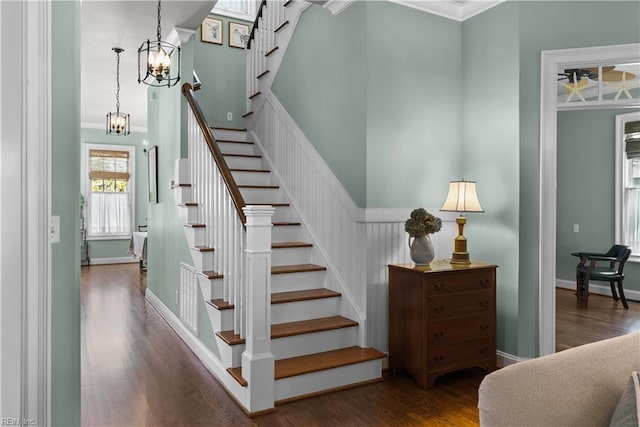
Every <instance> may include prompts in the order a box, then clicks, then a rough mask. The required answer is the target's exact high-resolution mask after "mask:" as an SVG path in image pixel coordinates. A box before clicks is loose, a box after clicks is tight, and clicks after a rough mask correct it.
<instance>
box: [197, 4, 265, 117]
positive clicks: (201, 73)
mask: <svg viewBox="0 0 640 427" xmlns="http://www.w3.org/2000/svg"><path fill="white" fill-rule="evenodd" d="M210 16H211V17H213V18H216V19H221V20H222V21H223V31H222V45H217V44H211V43H206V42H202V41H201V38H200V32H199V31H198V32H197V33H196V34H195V40H194V41H193V42H192V43H194V55H193V56H194V59H193V61H194V68H195V70H196V73H197V74H198V77H199V78H200V81H201V82H202V89H200V90H199V91H198V92H197V94H196V96H197V98H198V102H199V103H200V107H201V108H202V111H203V112H204V115H205V117H206V118H207V122H208V123H209V125H211V126H220V127H235V128H244V127H246V126H245V124H244V119H243V118H242V115H243V114H244V113H246V112H247V104H246V80H247V75H246V69H245V58H246V56H247V54H246V51H245V50H244V49H239V48H237V47H229V19H228V18H226V17H222V16H218V15H210ZM231 21H233V22H239V23H242V24H247V25H249V28H251V26H252V25H253V22H244V21H239V20H237V19H231ZM227 112H230V113H233V121H227Z"/></svg>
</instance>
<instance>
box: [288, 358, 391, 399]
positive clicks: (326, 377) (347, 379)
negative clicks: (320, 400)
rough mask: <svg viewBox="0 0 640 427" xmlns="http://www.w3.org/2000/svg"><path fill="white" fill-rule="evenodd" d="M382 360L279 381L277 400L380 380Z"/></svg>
mask: <svg viewBox="0 0 640 427" xmlns="http://www.w3.org/2000/svg"><path fill="white" fill-rule="evenodd" d="M381 360H382V359H378V360H371V361H368V362H362V363H358V364H353V365H347V366H341V367H339V368H334V369H327V370H324V371H318V372H312V373H310V374H305V375H297V376H294V377H289V378H283V379H281V380H277V381H276V384H275V389H276V390H275V393H276V396H275V400H276V402H277V401H279V400H284V399H290V398H292V397H297V396H303V395H305V394H311V393H317V392H320V391H323V390H330V389H334V388H339V387H344V386H348V385H350V384H357V383H362V382H367V381H373V380H376V379H379V378H381V375H382V361H381Z"/></svg>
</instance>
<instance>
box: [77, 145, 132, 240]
mask: <svg viewBox="0 0 640 427" xmlns="http://www.w3.org/2000/svg"><path fill="white" fill-rule="evenodd" d="M91 150H106V151H127V152H128V153H129V183H128V185H127V187H128V189H129V191H128V194H129V206H130V209H129V215H130V216H131V218H130V224H131V230H130V232H129V233H111V234H91V233H90V230H91V224H90V222H89V221H90V220H91V179H90V178H89V162H90V155H91V154H90V153H91ZM135 154H136V147H135V146H133V145H116V144H100V143H84V144H82V162H81V171H80V173H81V181H80V185H81V190H82V194H83V195H84V199H85V204H86V205H85V206H86V210H85V215H86V224H87V240H128V239H130V238H131V233H132V232H133V231H134V224H135V218H136V194H135V188H136V182H135V177H136V158H135Z"/></svg>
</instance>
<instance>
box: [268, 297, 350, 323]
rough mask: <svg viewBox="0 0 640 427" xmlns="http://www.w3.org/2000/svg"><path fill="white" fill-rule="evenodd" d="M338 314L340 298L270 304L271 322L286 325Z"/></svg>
mask: <svg viewBox="0 0 640 427" xmlns="http://www.w3.org/2000/svg"><path fill="white" fill-rule="evenodd" d="M338 314H340V297H333V298H322V299H315V300H308V301H296V302H290V303H283V304H271V322H272V323H286V322H295V321H298V320H309V319H315V318H317V317H328V316H337V315H338Z"/></svg>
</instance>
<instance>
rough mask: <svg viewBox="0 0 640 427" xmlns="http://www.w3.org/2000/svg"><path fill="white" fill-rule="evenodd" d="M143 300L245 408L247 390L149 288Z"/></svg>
mask: <svg viewBox="0 0 640 427" xmlns="http://www.w3.org/2000/svg"><path fill="white" fill-rule="evenodd" d="M145 299H146V300H147V301H148V302H149V304H151V306H152V307H153V308H154V309H155V310H156V311H157V312H158V314H159V315H160V316H161V317H162V318H163V319H164V320H165V321H166V322H167V324H169V326H170V327H171V329H173V330H174V331H175V332H176V334H178V336H179V337H180V339H182V341H184V343H185V344H186V345H187V346H188V347H189V348H190V349H191V351H193V353H194V354H195V355H196V357H197V358H198V359H200V362H202V364H203V365H204V367H205V368H206V369H207V370H208V371H209V372H211V374H213V376H214V377H216V379H217V380H218V382H219V383H220V384H222V386H223V387H224V388H226V389H227V391H228V392H229V394H230V395H231V397H232V398H233V399H235V400H236V402H237V403H238V404H240V405H241V406H244V408H245V410H246V408H247V405H246V403H245V402H246V399H247V395H248V393H247V388H246V387H244V388H243V387H242V386H240V384H239V383H238V382H237V381H236V380H235V379H233V378H232V377H231V375H229V373H228V372H227V370H226V369H225V368H224V366H222V364H221V363H220V362H219V361H218V359H217V358H216V356H215V355H214V354H213V353H212V352H211V350H209V349H208V348H207V347H206V346H205V345H204V344H203V343H202V341H200V340H199V339H198V337H196V336H195V335H194V334H193V333H192V332H191V331H190V330H189V329H188V328H187V326H186V325H185V324H184V323H182V321H181V320H180V319H179V318H178V316H176V315H175V314H174V313H173V312H172V311H171V310H169V308H168V307H167V306H166V305H164V303H163V302H162V301H161V300H160V298H158V297H157V296H156V295H155V294H154V293H153V292H152V291H151V290H150V289H149V288H147V290H146V292H145Z"/></svg>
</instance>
